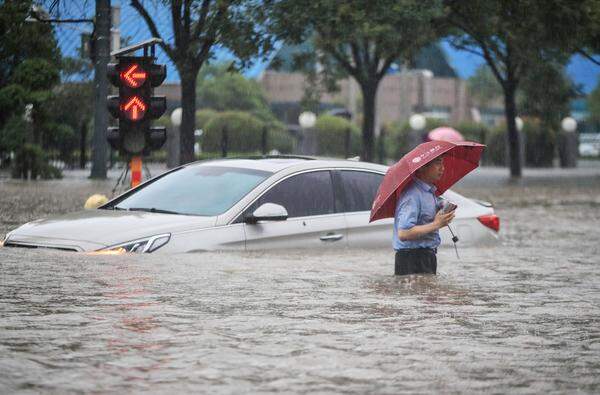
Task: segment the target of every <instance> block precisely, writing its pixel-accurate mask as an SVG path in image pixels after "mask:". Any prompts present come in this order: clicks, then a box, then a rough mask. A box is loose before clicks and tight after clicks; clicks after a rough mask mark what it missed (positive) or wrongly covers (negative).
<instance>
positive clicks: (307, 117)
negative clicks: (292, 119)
mask: <svg viewBox="0 0 600 395" xmlns="http://www.w3.org/2000/svg"><path fill="white" fill-rule="evenodd" d="M298 123H299V124H300V127H301V128H302V129H310V128H312V127H313V126H315V123H317V116H316V115H315V113H314V112H312V111H304V112H303V113H302V114H300V116H299V117H298Z"/></svg>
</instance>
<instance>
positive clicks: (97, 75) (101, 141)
mask: <svg viewBox="0 0 600 395" xmlns="http://www.w3.org/2000/svg"><path fill="white" fill-rule="evenodd" d="M94 48H95V51H96V53H95V55H96V56H95V62H94V63H95V64H94V87H95V92H96V100H95V109H94V136H93V138H92V171H91V174H90V177H91V178H100V179H105V178H106V152H107V146H108V144H107V141H106V129H107V127H108V114H107V113H106V96H107V95H108V80H107V78H106V71H107V66H108V62H109V61H110V0H96V39H95V45H94Z"/></svg>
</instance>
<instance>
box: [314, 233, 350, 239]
mask: <svg viewBox="0 0 600 395" xmlns="http://www.w3.org/2000/svg"><path fill="white" fill-rule="evenodd" d="M343 237H344V235H341V234H339V233H338V234H335V233H327V234H326V235H325V236H321V237H319V239H321V241H338V240H341V239H342V238H343Z"/></svg>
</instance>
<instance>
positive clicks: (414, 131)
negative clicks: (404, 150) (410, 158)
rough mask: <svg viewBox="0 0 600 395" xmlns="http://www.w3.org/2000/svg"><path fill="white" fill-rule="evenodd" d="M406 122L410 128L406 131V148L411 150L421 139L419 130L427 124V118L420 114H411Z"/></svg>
mask: <svg viewBox="0 0 600 395" xmlns="http://www.w3.org/2000/svg"><path fill="white" fill-rule="evenodd" d="M408 124H409V125H410V129H411V130H410V131H409V132H408V150H412V149H413V148H415V147H416V146H417V145H419V144H421V142H422V141H423V138H422V136H421V131H422V130H423V129H425V126H427V119H425V117H424V116H423V115H422V114H413V115H411V116H410V118H409V119H408Z"/></svg>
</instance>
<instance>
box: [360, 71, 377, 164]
mask: <svg viewBox="0 0 600 395" xmlns="http://www.w3.org/2000/svg"><path fill="white" fill-rule="evenodd" d="M361 91H362V95H363V111H364V119H363V125H362V138H363V153H362V158H361V159H362V160H364V161H365V162H372V161H373V152H374V149H373V148H374V144H373V138H374V135H375V114H376V111H377V110H376V104H377V103H376V95H377V83H369V82H367V83H365V84H363V85H361Z"/></svg>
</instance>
